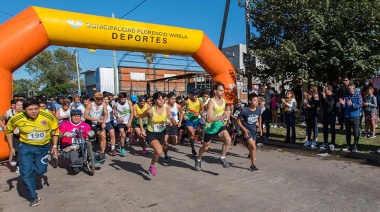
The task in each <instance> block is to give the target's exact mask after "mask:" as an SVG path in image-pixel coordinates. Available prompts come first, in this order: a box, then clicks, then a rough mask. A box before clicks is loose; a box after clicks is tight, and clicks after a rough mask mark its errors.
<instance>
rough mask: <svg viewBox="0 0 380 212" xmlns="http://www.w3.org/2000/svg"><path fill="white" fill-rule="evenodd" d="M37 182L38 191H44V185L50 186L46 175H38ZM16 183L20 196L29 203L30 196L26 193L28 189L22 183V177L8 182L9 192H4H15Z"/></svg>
mask: <svg viewBox="0 0 380 212" xmlns="http://www.w3.org/2000/svg"><path fill="white" fill-rule="evenodd" d="M35 180H36V190H40V189H42V188H43V185H46V186H50V184H49V182H48V178H47V177H46V176H45V175H36V176H35ZM14 182H16V189H17V193H18V195H19V196H20V197H22V198H24V199H26V200H28V201H29V194H28V192H27V191H26V188H25V186H24V183H23V182H22V179H21V176H18V177H15V178H12V179H9V180H7V184H8V190H4V192H9V191H11V190H13V189H14V188H15V186H14V184H13V183H14Z"/></svg>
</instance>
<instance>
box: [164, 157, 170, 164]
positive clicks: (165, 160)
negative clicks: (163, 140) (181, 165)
mask: <svg viewBox="0 0 380 212" xmlns="http://www.w3.org/2000/svg"><path fill="white" fill-rule="evenodd" d="M170 161H171V159H170V157H169V156H167V155H165V156H164V162H165V163H170Z"/></svg>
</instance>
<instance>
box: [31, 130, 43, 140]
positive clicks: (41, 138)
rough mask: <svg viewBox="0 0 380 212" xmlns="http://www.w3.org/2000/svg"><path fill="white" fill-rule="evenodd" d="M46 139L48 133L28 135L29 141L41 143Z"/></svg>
mask: <svg viewBox="0 0 380 212" xmlns="http://www.w3.org/2000/svg"><path fill="white" fill-rule="evenodd" d="M45 137H46V132H34V133H29V134H28V140H33V141H39V140H43V139H45Z"/></svg>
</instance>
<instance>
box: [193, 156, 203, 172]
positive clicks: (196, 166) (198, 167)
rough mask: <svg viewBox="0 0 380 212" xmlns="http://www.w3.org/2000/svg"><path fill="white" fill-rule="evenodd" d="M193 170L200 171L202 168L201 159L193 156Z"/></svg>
mask: <svg viewBox="0 0 380 212" xmlns="http://www.w3.org/2000/svg"><path fill="white" fill-rule="evenodd" d="M194 160H195V170H196V171H200V170H202V161H198V158H195V159H194Z"/></svg>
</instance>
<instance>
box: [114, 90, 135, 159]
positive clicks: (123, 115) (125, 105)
mask: <svg viewBox="0 0 380 212" xmlns="http://www.w3.org/2000/svg"><path fill="white" fill-rule="evenodd" d="M131 109H132V102H131V101H130V100H128V101H127V93H125V92H123V93H120V94H119V101H118V102H116V103H115V105H114V106H113V110H114V115H115V117H116V124H117V128H118V129H119V133H120V144H119V152H120V154H121V155H122V156H125V155H126V154H127V152H126V151H125V147H124V146H125V141H126V140H127V142H129V135H127V133H128V134H129V133H130V132H131V131H132V128H131V125H132V119H133V114H131ZM126 131H127V132H126Z"/></svg>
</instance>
